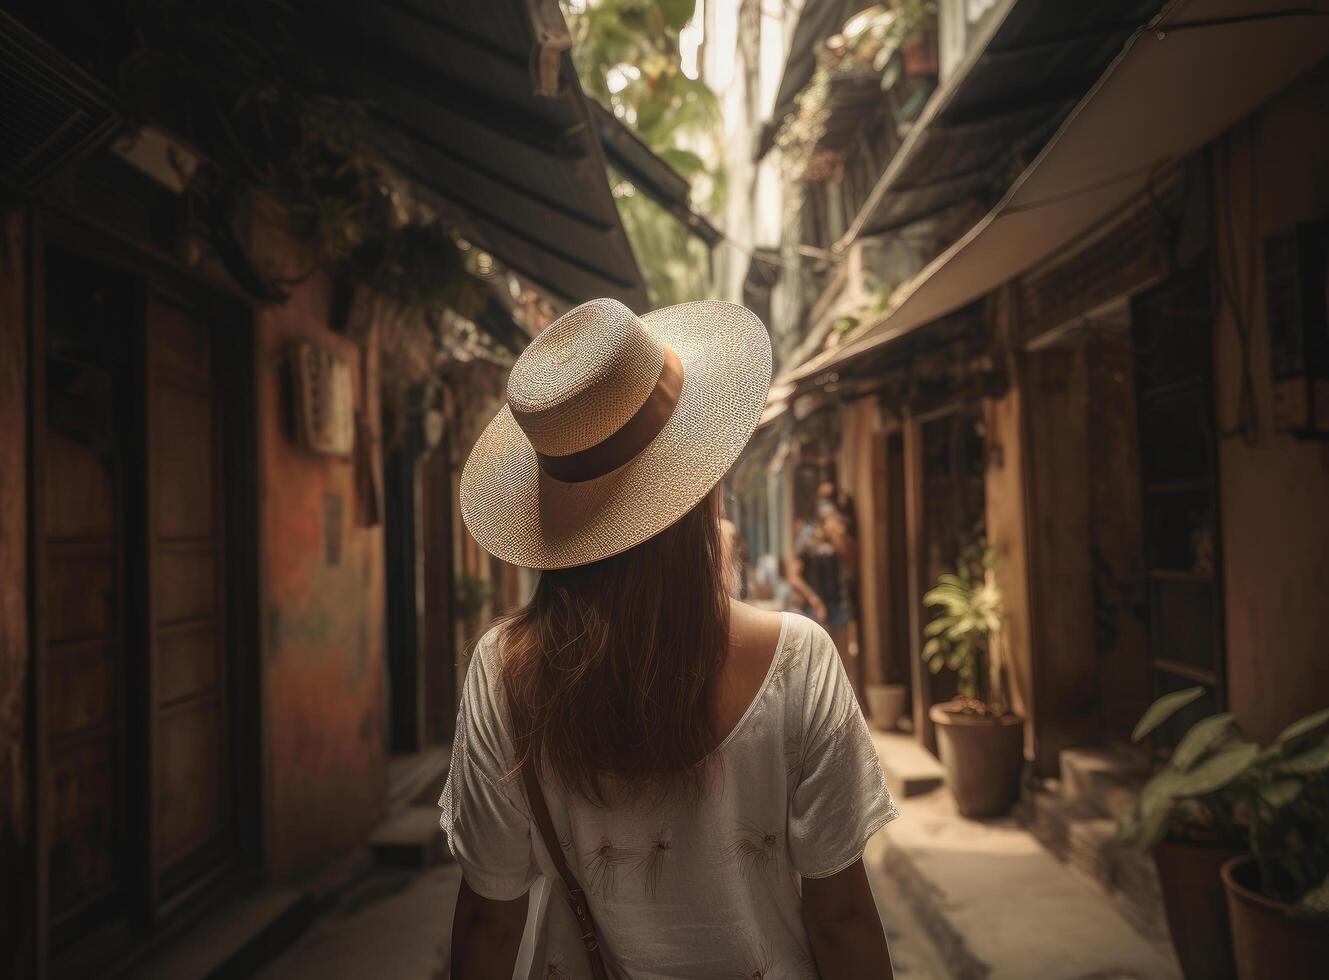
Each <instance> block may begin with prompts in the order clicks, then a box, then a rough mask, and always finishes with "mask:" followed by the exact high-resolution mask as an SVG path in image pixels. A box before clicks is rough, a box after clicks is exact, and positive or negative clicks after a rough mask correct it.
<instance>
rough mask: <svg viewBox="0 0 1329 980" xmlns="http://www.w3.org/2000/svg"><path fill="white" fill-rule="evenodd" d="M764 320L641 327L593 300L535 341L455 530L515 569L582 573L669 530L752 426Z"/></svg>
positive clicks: (726, 316) (734, 315)
mask: <svg viewBox="0 0 1329 980" xmlns="http://www.w3.org/2000/svg"><path fill="white" fill-rule="evenodd" d="M770 382H771V343H770V338H769V336H768V335H767V333H766V328H765V327H764V326H763V325H762V322H761V320H760V319H759V318H758V317H757V316H756V314H754V313H752V312H751V311H750V310H747V309H744V308H743V307H741V306H736V305H734V304H732V303H724V302H719V301H714V300H703V301H701V302H695V303H683V304H681V305H678V306H670V307H665V308H663V309H659V310H655V311H653V312H650V313H646V314H643V315H642V316H640V317H638V316H636V315H634V314H633V313H632V312H631V311H630V310H628V309H627V307H625V306H623V305H622V304H621V303H618V302H617V301H615V300H593V301H591V302H589V303H585V304H582V305H581V306H579V307H576V308H575V309H573V310H571V311H569V312H568V313H566V314H564V315H563V316H562V317H560V318H559V319H558V320H556V321H554V323H552V324H551V325H550V326H549V327H547V328H546V329H545V330H544V331H543V332H541V333H540V334H539V335H538V336H536V337H535V338H534V340H532V342H531V344H530V345H529V346H528V347H527V349H526V350H525V351H524V352H523V353H522V355H521V357H519V358H518V359H517V362H516V363H515V364H514V365H513V368H512V371H511V373H510V374H509V377H508V385H507V404H506V405H504V407H503V408H502V409H500V410H499V412H498V414H497V415H496V416H495V417H494V419H493V421H492V422H490V423H489V425H488V427H487V428H486V429H485V430H484V433H483V434H482V435H481V436H480V438H479V439H478V440H477V441H476V443H475V446H474V448H473V449H472V450H471V454H470V458H469V459H468V460H467V461H466V467H465V469H464V470H463V472H462V476H461V489H460V505H461V514H462V519H463V521H465V523H466V527H467V529H468V530H469V531H470V532H471V535H472V537H474V538H475V540H476V541H477V542H478V543H479V544H480V546H481V547H483V548H484V549H485V550H486V551H488V552H490V553H491V554H493V555H495V556H496V557H498V558H501V559H502V560H504V561H506V562H509V563H511V564H513V565H518V566H520V567H523V568H534V569H555V568H567V567H571V566H575V565H585V564H589V563H591V562H594V561H599V560H600V559H603V558H608V557H610V556H611V555H616V554H620V553H621V552H624V551H627V550H628V549H629V548H632V547H634V546H635V545H638V544H640V543H641V542H643V541H645V540H647V539H648V538H651V537H654V536H655V535H656V534H659V533H660V532H661V531H663V530H665V529H666V528H667V527H669V526H670V525H671V524H673V523H674V522H675V521H677V520H678V519H679V518H681V517H682V516H683V515H684V514H686V513H687V512H688V511H689V510H691V509H692V508H693V507H694V506H696V504H697V503H698V502H699V501H701V500H702V498H704V497H705V496H706V495H707V494H708V493H709V492H710V491H711V489H712V488H713V487H714V486H715V485H716V484H717V483H719V481H720V480H721V479H722V478H723V477H724V475H725V473H726V472H727V471H728V470H729V468H730V467H731V466H732V465H733V464H734V462H735V460H737V459H738V457H739V455H740V454H741V453H742V451H743V448H744V446H746V445H747V443H748V440H749V439H750V438H751V437H752V433H753V432H754V431H755V429H756V427H757V422H758V420H759V419H760V417H761V412H762V407H763V405H764V404H765V401H766V395H767V392H768V390H769V388H770Z"/></svg>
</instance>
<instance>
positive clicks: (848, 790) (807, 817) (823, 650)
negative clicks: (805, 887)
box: [789, 624, 899, 878]
mask: <svg viewBox="0 0 1329 980" xmlns="http://www.w3.org/2000/svg"><path fill="white" fill-rule="evenodd" d="M812 629H813V630H814V631H815V632H814V636H813V638H812V644H811V649H810V651H809V652H810V656H809V658H808V675H807V681H806V687H805V691H804V709H803V718H804V724H803V732H802V740H801V749H802V751H801V755H800V759H799V766H798V768H797V770H796V771H795V773H794V779H795V784H794V787H793V790H792V792H791V793H790V799H789V851H790V856H791V858H792V860H793V864H794V870H795V871H797V872H798V873H799V874H800V875H802V876H803V877H804V878H825V877H828V876H830V875H833V874H836V873H837V872H839V871H843V870H844V869H845V868H847V867H849V866H850V865H851V864H853V863H854V862H855V861H857V860H859V859H860V858H861V857H862V856H863V851H864V849H865V848H866V846H867V842H868V839H869V838H870V837H871V836H872V835H873V834H875V833H876V832H877V831H878V830H880V829H881V828H882V827H884V826H885V825H886V824H887V823H889V822H890V821H892V820H894V819H895V818H896V817H897V816H899V811H898V810H896V808H895V803H894V801H893V800H892V799H891V793H890V790H889V789H888V788H887V786H886V776H885V774H884V773H883V772H882V769H881V761H880V760H879V759H878V758H877V749H876V746H875V745H874V744H873V742H872V734H871V733H870V732H869V731H868V726H867V722H866V721H865V720H864V719H863V712H862V710H861V709H860V708H859V706H858V699H857V697H855V695H854V689H853V687H852V686H851V685H850V683H849V678H848V676H847V675H846V674H845V671H844V666H843V664H841V662H840V655H839V653H837V652H836V649H835V644H834V642H833V641H832V640H831V638H830V636H828V635H827V633H826V631H825V630H823V629H822V628H821V627H820V626H816V625H815V624H814V625H812Z"/></svg>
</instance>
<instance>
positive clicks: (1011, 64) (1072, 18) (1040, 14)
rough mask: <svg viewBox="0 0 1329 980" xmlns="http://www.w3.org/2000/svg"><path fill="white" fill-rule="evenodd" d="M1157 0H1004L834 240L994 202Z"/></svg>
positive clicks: (987, 17)
mask: <svg viewBox="0 0 1329 980" xmlns="http://www.w3.org/2000/svg"><path fill="white" fill-rule="evenodd" d="M1161 6H1162V3H1161V0H1100V2H1096V3H1092V4H1090V3H1067V2H1066V0H998V2H997V3H995V4H993V6H992V7H991V9H990V10H988V12H987V13H986V14H984V15H983V18H984V19H983V20H982V21H981V23H980V29H979V31H978V34H977V36H976V37H974V38H972V39H971V41H970V44H969V47H968V53H967V54H966V56H965V57H964V58H963V59H962V60H961V61H960V63H959V64H957V65H956V66H955V69H954V70H953V71H952V72H951V74H950V76H949V77H948V78H947V79H946V80H945V82H944V83H943V84H942V86H941V88H940V89H938V90H937V92H936V93H935V94H934V95H933V96H932V98H931V99H929V100H928V104H927V105H926V106H925V107H924V110H923V113H922V115H921V116H920V117H919V119H918V120H917V122H915V123H914V124H913V126H912V127H911V128H910V130H909V133H908V135H907V136H906V137H905V141H904V143H903V144H902V145H901V147H900V149H899V150H898V151H896V153H895V154H894V155H893V156H892V157H891V159H890V162H889V163H888V164H887V166H886V168H885V170H884V171H883V172H882V173H881V176H880V177H879V178H878V179H877V181H876V183H875V185H874V186H873V187H872V190H871V192H870V193H869V194H868V195H867V198H866V200H865V201H864V202H863V203H862V205H861V206H860V207H859V208H858V210H857V213H856V215H855V216H854V218H853V220H852V221H851V222H850V225H849V229H848V230H847V231H846V232H845V234H844V236H843V237H842V238H841V240H840V242H839V243H838V244H837V246H836V247H837V248H838V249H844V248H847V247H848V245H849V244H850V243H851V242H852V241H854V240H855V239H856V238H861V237H865V236H872V235H880V234H884V233H886V232H890V231H893V230H895V229H898V228H903V227H904V226H906V225H910V224H913V223H914V222H917V221H921V220H924V219H926V218H929V217H933V216H936V215H938V214H941V213H943V212H945V211H946V210H947V209H949V208H952V207H954V206H956V205H958V204H960V203H962V202H964V201H966V200H969V199H971V198H979V199H981V200H982V201H983V203H984V204H988V203H991V202H992V201H993V200H995V199H996V197H997V196H998V195H999V194H1001V193H1002V192H1003V191H1005V190H1006V183H1005V180H1007V179H1009V177H1008V175H1010V174H1014V173H1018V172H1019V170H1020V169H1021V168H1023V166H1024V165H1025V164H1027V163H1028V162H1029V161H1030V160H1032V159H1033V157H1034V155H1035V154H1036V153H1038V151H1039V150H1040V149H1041V148H1042V147H1043V145H1044V144H1045V143H1046V141H1047V139H1048V137H1050V136H1051V135H1052V133H1053V132H1054V131H1055V129H1056V127H1057V126H1058V125H1059V124H1060V123H1061V121H1062V120H1063V119H1064V118H1065V117H1066V114H1067V113H1068V112H1069V111H1070V110H1071V108H1072V107H1073V106H1074V105H1075V103H1076V102H1077V101H1079V99H1080V98H1082V97H1083V95H1084V93H1085V92H1086V91H1088V90H1089V88H1090V86H1092V85H1093V84H1094V82H1095V80H1097V79H1098V77H1099V76H1100V75H1101V74H1102V73H1103V69H1104V68H1106V67H1107V66H1108V64H1109V63H1111V61H1112V59H1113V58H1115V57H1116V56H1117V54H1118V53H1119V52H1120V51H1121V47H1122V45H1123V44H1124V43H1125V42H1126V40H1127V39H1128V38H1129V37H1130V36H1131V32H1132V31H1134V30H1135V29H1136V28H1137V27H1139V26H1140V25H1141V24H1144V23H1147V22H1148V21H1149V19H1150V18H1152V17H1153V16H1154V15H1155V14H1157V13H1158V11H1159V8H1160V7H1161Z"/></svg>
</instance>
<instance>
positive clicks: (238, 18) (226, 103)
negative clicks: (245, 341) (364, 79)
mask: <svg viewBox="0 0 1329 980" xmlns="http://www.w3.org/2000/svg"><path fill="white" fill-rule="evenodd" d="M126 11H127V15H128V19H129V21H130V24H131V27H132V35H133V37H134V40H135V46H134V48H133V50H132V51H130V53H129V54H128V55H127V56H126V57H125V58H124V59H123V61H122V62H121V63H120V66H119V69H118V71H117V78H118V84H119V88H120V92H121V96H122V99H123V101H124V102H125V104H126V105H127V107H128V108H129V112H130V115H131V118H132V119H133V120H134V121H136V122H138V123H147V122H160V123H162V124H164V125H166V126H168V127H170V128H171V129H173V130H175V131H177V132H180V133H182V134H184V135H186V136H187V137H188V138H189V139H191V140H192V141H194V142H195V143H196V144H197V145H198V146H199V147H200V148H201V149H202V150H203V151H204V153H205V154H206V155H207V157H208V163H207V164H206V165H205V166H204V167H202V168H201V169H200V172H199V174H198V175H197V176H196V178H195V179H194V180H193V181H191V182H190V183H189V184H188V188H187V191H186V193H187V194H189V195H190V197H191V199H192V201H193V203H194V205H195V208H194V211H195V213H196V214H197V215H198V216H199V217H200V218H201V220H202V223H203V226H204V230H205V233H206V235H207V237H208V239H209V243H210V244H211V245H212V246H213V248H214V250H215V251H216V253H217V256H218V258H219V259H220V260H221V261H222V263H223V264H224V265H225V266H226V268H227V271H228V272H230V273H231V275H232V276H233V277H234V278H235V280H236V281H237V282H238V283H239V284H240V285H241V286H242V287H244V288H245V289H246V290H248V291H249V292H251V293H253V294H254V295H255V296H257V297H259V298H260V299H264V300H268V301H272V302H281V301H284V300H285V299H286V296H287V290H288V289H289V287H290V286H292V285H294V284H296V283H298V282H301V281H303V280H304V279H305V278H307V277H308V276H309V275H310V274H312V273H313V272H314V271H317V270H318V269H324V268H329V267H342V268H344V269H346V270H347V271H348V272H349V275H350V276H351V278H352V279H353V280H354V281H355V282H359V283H363V284H365V285H367V286H368V287H370V288H371V289H373V290H374V291H375V292H377V293H379V294H381V295H382V296H384V297H385V298H386V301H387V303H388V304H389V305H390V306H391V307H393V309H394V310H395V311H396V312H398V313H399V314H401V315H402V316H403V317H404V318H406V319H418V318H419V315H420V314H422V313H424V312H426V311H437V310H438V309H440V308H442V307H443V306H445V305H448V304H450V303H453V302H456V303H460V304H462V305H463V306H465V305H466V304H467V303H468V302H469V301H470V294H469V292H468V290H469V289H470V286H469V285H468V282H467V279H468V277H467V276H466V275H465V268H464V259H463V257H462V255H461V252H460V251H459V249H458V247H457V245H456V244H455V243H454V242H453V241H452V240H451V238H450V237H449V236H448V234H447V232H446V231H445V230H444V229H442V228H441V227H440V226H439V224H438V222H437V220H436V218H435V216H434V215H433V214H431V213H429V212H428V210H427V209H424V208H421V207H416V208H414V209H413V211H411V210H408V209H407V208H406V207H404V206H403V205H402V203H401V202H402V197H403V194H404V193H405V192H404V191H403V189H402V188H401V187H399V186H398V185H399V184H400V183H401V181H399V180H398V179H397V178H396V177H395V175H394V173H393V172H392V170H391V168H390V167H388V166H387V164H386V162H385V161H384V160H383V158H382V157H381V155H380V154H379V152H378V149H377V146H376V144H375V140H374V133H373V126H372V121H371V118H370V115H369V111H368V109H367V107H366V106H365V105H364V104H363V103H361V102H358V101H356V100H353V99H348V98H344V97H342V96H340V95H338V94H336V93H335V92H334V91H333V89H332V87H331V85H330V84H329V81H328V79H327V78H326V76H325V73H324V72H323V70H322V68H321V66H320V65H318V64H317V63H316V62H315V61H314V60H313V59H312V58H311V57H310V55H309V53H308V45H307V44H305V43H303V42H302V41H301V40H299V39H301V38H302V37H303V35H304V33H305V32H304V31H303V30H302V24H301V17H302V14H301V12H300V11H299V10H298V9H296V8H295V7H292V6H291V5H290V4H288V3H286V2H284V0H174V2H161V0H157V2H153V0H140V2H134V3H130V4H128V5H127V7H126ZM255 195H257V196H259V197H261V198H263V199H266V200H267V201H270V202H271V203H272V204H274V205H275V207H276V209H277V212H278V214H279V215H280V217H281V219H282V221H283V224H284V225H285V228H286V229H287V230H288V231H289V232H290V233H291V234H292V235H293V236H295V237H296V238H297V239H299V240H300V241H302V242H304V243H306V244H307V245H308V246H310V250H311V254H312V261H311V264H310V267H309V268H308V269H306V270H304V271H303V272H302V273H299V274H296V275H294V276H288V277H284V278H275V277H270V276H269V277H265V276H264V275H263V274H261V273H260V271H259V270H258V269H257V268H256V266H255V263H254V262H253V261H252V259H251V257H250V256H249V254H248V253H247V251H246V249H245V247H244V244H243V241H242V236H241V234H240V233H239V231H238V228H239V227H240V226H241V225H242V223H243V219H244V217H245V215H246V213H247V209H248V208H250V207H252V201H253V200H254V198H255Z"/></svg>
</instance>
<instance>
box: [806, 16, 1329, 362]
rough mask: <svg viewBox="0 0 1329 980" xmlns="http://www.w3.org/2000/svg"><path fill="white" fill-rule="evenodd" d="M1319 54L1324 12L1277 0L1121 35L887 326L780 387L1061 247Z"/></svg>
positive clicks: (1163, 19) (899, 295)
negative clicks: (997, 195) (1019, 168)
mask: <svg viewBox="0 0 1329 980" xmlns="http://www.w3.org/2000/svg"><path fill="white" fill-rule="evenodd" d="M1327 56H1329V16H1326V14H1325V12H1323V11H1313V10H1310V9H1308V8H1305V7H1301V8H1288V7H1287V6H1286V5H1285V4H1283V3H1279V2H1277V0H1174V2H1172V3H1169V4H1168V5H1167V6H1166V8H1165V9H1164V10H1163V12H1162V13H1161V14H1159V16H1158V17H1157V18H1155V20H1154V21H1153V22H1151V23H1150V25H1148V26H1147V27H1145V28H1141V29H1140V30H1138V31H1136V32H1135V33H1134V34H1133V35H1132V36H1131V37H1130V39H1129V40H1128V41H1127V43H1126V45H1125V47H1124V48H1123V50H1122V52H1121V54H1120V55H1119V56H1118V57H1117V59H1116V60H1115V61H1114V62H1113V63H1112V64H1111V65H1110V66H1109V68H1108V69H1107V71H1106V72H1105V73H1104V74H1103V76H1102V77H1101V78H1100V79H1099V81H1098V82H1097V84H1095V85H1094V87H1093V88H1091V89H1090V90H1089V92H1088V94H1087V95H1086V96H1085V97H1084V98H1083V99H1082V100H1081V101H1080V102H1079V104H1078V105H1077V106H1076V107H1075V109H1074V110H1073V111H1072V112H1071V113H1070V115H1069V116H1068V117H1067V118H1066V120H1065V121H1064V122H1063V123H1062V125H1061V127H1060V128H1059V129H1058V131H1057V133H1056V134H1055V135H1054V136H1053V138H1052V139H1051V140H1050V141H1049V142H1048V144H1047V145H1046V146H1045V147H1044V148H1043V150H1042V152H1041V153H1040V154H1039V155H1038V157H1037V158H1036V159H1035V160H1034V162H1033V163H1032V164H1031V165H1030V166H1029V167H1028V168H1027V169H1026V170H1025V171H1024V172H1023V173H1022V174H1021V175H1020V177H1019V178H1017V179H1016V181H1015V183H1014V184H1013V185H1012V186H1011V188H1010V190H1009V191H1008V192H1007V193H1006V195H1005V196H1004V197H1003V198H1002V200H1001V201H1000V202H999V203H998V204H997V205H996V207H994V208H993V209H992V210H991V211H989V212H988V214H987V215H986V216H984V218H983V219H982V220H981V221H979V222H978V224H976V225H975V226H974V227H973V228H972V229H971V230H970V231H969V232H968V233H967V234H966V235H964V236H963V237H962V238H961V239H959V240H958V241H957V242H955V243H954V244H953V245H952V246H951V247H950V248H949V249H947V250H946V251H945V252H943V253H942V254H941V255H939V256H938V257H937V258H936V259H935V260H934V261H933V262H931V263H930V264H929V265H928V266H927V267H926V268H924V269H923V271H922V272H920V273H919V274H918V275H917V276H915V277H914V279H912V280H911V281H910V282H909V283H908V284H906V285H905V286H902V287H901V288H900V289H898V290H897V291H896V294H895V297H894V303H893V307H892V309H891V311H890V312H889V313H888V314H887V315H886V316H885V317H883V318H882V319H881V320H879V321H878V322H877V323H875V324H873V325H872V326H871V327H869V328H867V329H866V330H865V331H864V332H863V333H862V334H860V335H859V336H858V337H857V338H854V339H852V340H851V342H849V343H847V344H843V345H841V346H840V347H837V348H836V349H834V350H832V351H827V352H825V353H823V354H820V355H818V356H817V357H814V358H812V359H811V360H810V361H808V362H806V363H804V364H802V365H801V366H799V367H797V368H794V369H793V370H791V371H789V372H787V373H786V374H785V375H784V376H783V377H782V378H781V381H783V382H784V383H794V382H799V381H804V380H807V379H810V378H813V377H815V376H817V375H819V374H821V373H823V372H826V371H830V370H833V369H834V368H836V367H837V366H838V365H841V364H843V363H845V362H847V361H849V360H852V359H855V358H857V357H859V356H861V355H863V354H865V353H867V352H869V351H872V350H876V349H878V348H880V347H882V346H884V345H886V344H889V343H891V342H892V341H893V340H896V339H897V338H899V337H901V336H904V335H905V334H908V333H909V332H911V331H913V330H916V329H918V328H919V327H921V326H924V325H925V324H928V323H931V322H933V321H935V320H937V319H939V318H941V317H943V316H945V315H947V314H949V313H951V312H953V311H955V310H957V309H959V308H961V307H963V306H965V305H967V304H968V303H971V302H973V301H974V300H976V299H978V298H980V297H982V296H984V295H986V294H987V293H989V292H991V291H992V290H993V289H995V288H997V287H998V286H1000V285H1002V284H1003V283H1005V282H1007V281H1009V280H1010V279H1012V278H1014V277H1016V276H1018V275H1020V274H1021V273H1022V272H1024V271H1025V270H1027V269H1029V268H1030V267H1031V266H1033V265H1035V264H1036V263H1038V262H1040V261H1042V260H1044V259H1046V258H1048V257H1049V256H1051V255H1053V254H1055V253H1057V252H1058V251H1060V250H1061V249H1063V248H1065V247H1067V246H1068V245H1071V244H1072V243H1073V242H1075V241H1076V240H1077V239H1079V238H1080V237H1082V236H1083V235H1085V234H1086V233H1088V232H1090V231H1092V230H1093V229H1094V228H1096V227H1098V226H1100V225H1102V224H1103V223H1104V222H1106V221H1108V220H1109V219H1111V218H1112V216H1113V215H1114V214H1117V213H1119V212H1120V210H1121V209H1123V208H1125V207H1127V206H1128V205H1129V204H1130V203H1131V202H1132V201H1133V200H1135V199H1138V198H1140V197H1141V196H1142V195H1144V194H1146V193H1147V192H1148V187H1149V183H1150V180H1151V178H1152V177H1153V176H1154V175H1156V174H1158V173H1159V172H1161V171H1162V170H1163V169H1164V168H1166V167H1168V166H1169V165H1172V164H1175V163H1176V162H1178V161H1179V160H1181V159H1182V158H1184V157H1185V156H1187V155H1189V154H1190V153H1192V152H1194V151H1195V150H1196V149H1198V148H1199V147H1201V146H1203V145H1204V144H1205V143H1207V142H1209V141H1210V140H1212V139H1214V138H1215V137H1216V136H1218V135H1219V134H1221V133H1222V132H1223V131H1224V130H1226V129H1227V128H1228V127H1230V126H1231V125H1232V124H1233V123H1235V122H1237V121H1238V120H1240V119H1242V118H1243V117H1245V116H1247V115H1249V114H1250V113H1251V112H1253V111H1254V110H1255V109H1256V108H1258V107H1259V106H1260V105H1261V103H1263V102H1265V101H1267V100H1268V99H1269V98H1270V97H1272V96H1273V95H1274V94H1275V93H1277V92H1278V91H1279V90H1280V89H1282V88H1284V87H1285V86H1286V85H1288V83H1290V82H1291V81H1292V80H1293V79H1295V78H1296V77H1297V76H1298V75H1300V74H1302V73H1304V72H1305V71H1307V70H1308V69H1310V68H1311V67H1312V66H1314V65H1315V64H1316V63H1317V62H1319V61H1321V60H1322V59H1324V58H1325V57H1327Z"/></svg>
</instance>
